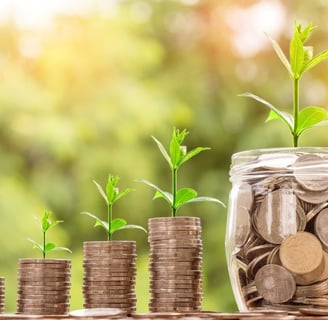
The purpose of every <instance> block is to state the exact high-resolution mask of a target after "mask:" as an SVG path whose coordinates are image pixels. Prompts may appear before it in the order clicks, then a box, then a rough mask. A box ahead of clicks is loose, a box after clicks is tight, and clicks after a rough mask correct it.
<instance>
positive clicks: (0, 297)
mask: <svg viewBox="0 0 328 320" xmlns="http://www.w3.org/2000/svg"><path fill="white" fill-rule="evenodd" d="M4 308H5V278H3V277H0V313H3V310H4Z"/></svg>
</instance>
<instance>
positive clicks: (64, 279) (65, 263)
mask: <svg viewBox="0 0 328 320" xmlns="http://www.w3.org/2000/svg"><path fill="white" fill-rule="evenodd" d="M70 269H71V262H70V260H62V259H20V260H19V267H18V291H17V293H18V299H17V313H19V314H34V315H66V314H68V312H69V299H70V294H69V292H70Z"/></svg>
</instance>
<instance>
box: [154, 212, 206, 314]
mask: <svg viewBox="0 0 328 320" xmlns="http://www.w3.org/2000/svg"><path fill="white" fill-rule="evenodd" d="M148 226H149V238H148V240H149V243H150V261H149V271H150V302H149V310H150V312H191V311H200V310H201V303H202V299H203V295H202V271H201V265H202V241H201V225H200V219H199V218H194V217H174V218H153V219H150V220H149V224H148Z"/></svg>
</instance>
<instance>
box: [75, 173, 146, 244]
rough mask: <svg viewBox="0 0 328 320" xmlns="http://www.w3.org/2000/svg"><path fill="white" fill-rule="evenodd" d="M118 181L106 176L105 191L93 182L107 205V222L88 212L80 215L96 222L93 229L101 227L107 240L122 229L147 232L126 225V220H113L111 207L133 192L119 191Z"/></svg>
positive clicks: (131, 225)
mask: <svg viewBox="0 0 328 320" xmlns="http://www.w3.org/2000/svg"><path fill="white" fill-rule="evenodd" d="M118 181H119V177H118V176H112V175H109V176H108V181H107V185H106V191H105V190H104V189H103V188H102V187H101V185H100V184H99V183H97V182H96V181H93V182H94V184H95V185H96V187H97V189H98V191H99V193H100V194H101V196H102V197H103V198H104V200H105V202H106V205H107V221H104V220H101V219H100V218H98V217H97V216H96V215H94V214H92V213H90V212H81V213H82V214H85V215H88V216H89V217H91V218H93V219H95V220H96V223H95V227H98V226H99V227H102V228H104V229H105V230H106V232H107V240H112V235H113V233H114V232H116V231H118V230H123V229H140V230H143V231H144V232H147V231H146V229H144V228H143V227H141V226H138V225H134V224H127V222H126V220H124V219H121V218H114V219H113V205H114V203H115V202H116V201H118V200H119V199H121V198H123V197H124V196H126V195H127V194H128V193H130V192H132V191H134V189H130V188H127V189H125V190H123V191H121V192H120V191H119V189H118V187H117V183H118Z"/></svg>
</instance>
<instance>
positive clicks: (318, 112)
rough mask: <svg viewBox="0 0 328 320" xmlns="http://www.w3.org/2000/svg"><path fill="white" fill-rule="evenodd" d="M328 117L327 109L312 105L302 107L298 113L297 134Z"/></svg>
mask: <svg viewBox="0 0 328 320" xmlns="http://www.w3.org/2000/svg"><path fill="white" fill-rule="evenodd" d="M325 119H327V111H326V110H325V109H323V108H320V107H315V106H310V107H306V108H304V109H302V110H301V111H300V113H299V115H298V128H297V134H298V135H300V134H301V133H302V132H303V131H304V130H306V129H309V128H311V127H313V126H315V125H317V124H319V123H320V122H322V121H323V120H325Z"/></svg>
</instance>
